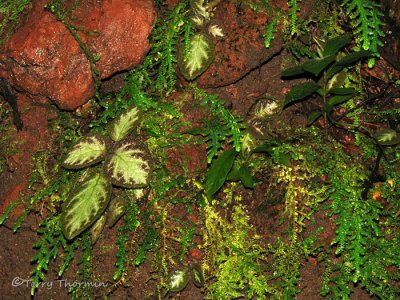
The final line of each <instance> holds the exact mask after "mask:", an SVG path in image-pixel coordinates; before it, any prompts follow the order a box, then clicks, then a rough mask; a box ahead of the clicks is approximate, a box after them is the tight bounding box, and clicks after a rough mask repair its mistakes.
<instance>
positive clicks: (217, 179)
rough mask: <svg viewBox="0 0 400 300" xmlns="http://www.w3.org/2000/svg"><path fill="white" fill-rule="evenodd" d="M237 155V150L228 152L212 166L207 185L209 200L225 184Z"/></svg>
mask: <svg viewBox="0 0 400 300" xmlns="http://www.w3.org/2000/svg"><path fill="white" fill-rule="evenodd" d="M237 154H238V152H236V150H235V149H231V150H227V151H225V152H223V153H222V154H221V155H220V157H218V158H217V159H216V160H215V161H214V162H213V163H212V164H211V167H210V169H209V171H208V173H207V179H206V184H205V189H206V195H207V197H208V198H211V197H212V195H214V194H215V193H216V192H217V191H218V190H219V189H220V188H221V186H222V185H223V184H224V182H225V180H226V177H227V175H228V173H229V171H230V170H231V169H232V166H233V162H234V161H235V158H236V155H237Z"/></svg>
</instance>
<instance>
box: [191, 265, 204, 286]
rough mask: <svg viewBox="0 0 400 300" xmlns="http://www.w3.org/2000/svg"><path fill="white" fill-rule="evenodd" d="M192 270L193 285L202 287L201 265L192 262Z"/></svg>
mask: <svg viewBox="0 0 400 300" xmlns="http://www.w3.org/2000/svg"><path fill="white" fill-rule="evenodd" d="M192 272H193V283H194V285H195V286H197V287H198V288H201V287H203V286H204V275H203V269H202V268H201V266H200V265H198V264H193V265H192Z"/></svg>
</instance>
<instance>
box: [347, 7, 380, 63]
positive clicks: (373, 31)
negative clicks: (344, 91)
mask: <svg viewBox="0 0 400 300" xmlns="http://www.w3.org/2000/svg"><path fill="white" fill-rule="evenodd" d="M342 3H343V5H344V6H345V7H346V12H347V14H349V15H350V17H351V19H353V26H354V28H355V34H356V35H357V36H358V37H359V40H360V44H361V47H362V48H363V49H364V50H370V51H371V52H372V53H373V54H374V55H376V56H378V55H379V53H378V47H379V46H383V43H382V41H381V39H382V38H384V37H385V33H384V32H383V31H382V29H381V27H382V26H383V22H382V21H381V20H380V18H381V17H382V16H383V14H382V13H381V12H380V11H379V4H378V3H376V2H374V1H373V0H343V1H342ZM374 64H375V58H371V59H370V60H369V62H368V65H369V66H370V67H373V66H374Z"/></svg>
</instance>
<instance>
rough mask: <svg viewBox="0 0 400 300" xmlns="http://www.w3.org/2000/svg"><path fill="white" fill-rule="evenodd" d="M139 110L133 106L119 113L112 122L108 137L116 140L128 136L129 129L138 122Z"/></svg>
mask: <svg viewBox="0 0 400 300" xmlns="http://www.w3.org/2000/svg"><path fill="white" fill-rule="evenodd" d="M140 117H141V112H140V110H139V109H138V108H137V107H135V106H133V107H130V108H128V109H127V110H126V111H124V112H123V113H122V114H120V115H119V116H118V117H117V118H116V119H115V120H114V121H113V122H112V123H111V126H110V129H109V134H110V137H111V138H112V139H113V141H115V142H118V141H121V140H122V139H124V138H125V137H127V136H128V134H129V133H131V131H132V130H133V129H134V128H135V127H136V126H138V124H139V123H140V119H141V118H140Z"/></svg>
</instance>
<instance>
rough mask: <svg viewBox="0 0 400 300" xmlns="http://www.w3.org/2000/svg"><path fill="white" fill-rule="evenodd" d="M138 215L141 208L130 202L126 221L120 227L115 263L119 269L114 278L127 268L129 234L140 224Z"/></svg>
mask: <svg viewBox="0 0 400 300" xmlns="http://www.w3.org/2000/svg"><path fill="white" fill-rule="evenodd" d="M138 215H139V209H138V207H137V205H136V203H133V202H129V206H128V209H127V212H126V215H125V218H124V221H125V223H124V224H123V225H122V226H120V227H119V228H118V231H119V237H118V239H117V242H116V244H117V246H118V250H117V253H116V257H117V261H116V263H115V265H116V267H117V270H116V271H115V272H114V276H113V278H114V280H117V279H119V278H120V277H121V276H122V274H123V273H124V272H125V270H126V265H127V263H128V253H129V247H128V246H127V243H128V241H129V240H130V239H131V237H130V236H129V235H130V234H132V233H134V232H135V231H136V229H137V228H138V227H139V226H140V222H139V221H138Z"/></svg>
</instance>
